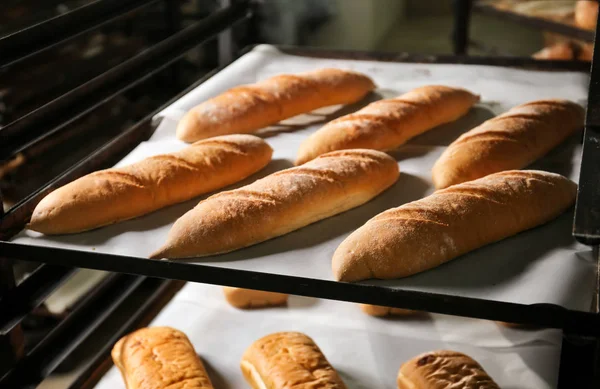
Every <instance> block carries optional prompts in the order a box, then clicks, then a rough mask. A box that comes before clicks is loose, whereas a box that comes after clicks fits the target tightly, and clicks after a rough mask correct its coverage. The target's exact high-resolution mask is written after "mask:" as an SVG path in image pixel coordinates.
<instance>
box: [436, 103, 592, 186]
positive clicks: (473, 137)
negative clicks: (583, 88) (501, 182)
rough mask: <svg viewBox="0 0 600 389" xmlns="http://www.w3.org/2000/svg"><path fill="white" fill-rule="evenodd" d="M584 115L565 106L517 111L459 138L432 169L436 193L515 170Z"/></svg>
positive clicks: (576, 125)
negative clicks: (453, 186) (493, 174)
mask: <svg viewBox="0 0 600 389" xmlns="http://www.w3.org/2000/svg"><path fill="white" fill-rule="evenodd" d="M583 116H584V110H583V108H582V107H581V106H579V105H578V104H575V103H573V102H570V101H567V100H539V101H533V102H530V103H527V104H523V105H519V106H517V107H514V108H513V109H511V110H509V111H508V112H506V113H504V114H502V115H500V116H497V117H495V118H493V119H490V120H488V121H486V122H484V123H483V124H481V125H480V126H478V127H476V128H474V129H472V130H471V131H468V132H466V133H464V134H463V135H461V136H460V137H459V138H458V139H457V140H455V141H454V142H453V143H452V144H451V145H450V146H448V148H447V149H446V150H444V152H443V153H442V155H441V156H440V158H439V159H438V160H437V161H436V163H435V165H434V166H433V169H432V176H433V183H434V185H435V187H436V188H438V189H441V188H446V187H448V186H450V185H455V184H460V183H461V182H465V181H471V180H474V179H477V178H480V177H484V176H487V175H488V174H492V173H496V172H500V171H503V170H511V169H521V168H524V167H526V166H527V165H529V164H530V163H532V162H534V161H535V160H536V159H538V158H540V157H542V156H543V155H544V154H546V153H547V152H549V151H550V150H552V149H553V148H554V147H556V146H557V145H558V144H560V143H561V142H563V141H564V140H565V139H566V138H567V137H569V135H571V134H573V133H574V132H575V131H576V130H578V129H580V128H582V127H583Z"/></svg>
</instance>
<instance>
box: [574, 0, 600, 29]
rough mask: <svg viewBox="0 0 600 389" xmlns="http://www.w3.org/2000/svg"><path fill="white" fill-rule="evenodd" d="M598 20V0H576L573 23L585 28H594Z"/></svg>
mask: <svg viewBox="0 0 600 389" xmlns="http://www.w3.org/2000/svg"><path fill="white" fill-rule="evenodd" d="M597 20H598V2H597V1H595V0H578V1H577V3H576V4H575V25H576V26H577V27H579V28H583V29H585V30H592V31H593V30H595V29H596V22H597Z"/></svg>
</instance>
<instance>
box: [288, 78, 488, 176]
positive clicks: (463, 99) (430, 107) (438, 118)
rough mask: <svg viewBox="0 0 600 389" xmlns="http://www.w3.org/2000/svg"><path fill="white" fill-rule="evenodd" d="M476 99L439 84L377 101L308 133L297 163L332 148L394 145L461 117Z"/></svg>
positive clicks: (383, 149)
mask: <svg viewBox="0 0 600 389" xmlns="http://www.w3.org/2000/svg"><path fill="white" fill-rule="evenodd" d="M478 101H479V96H476V95H474V94H472V93H471V92H469V91H467V90H465V89H460V88H450V87H447V86H438V85H432V86H424V87H421V88H416V89H413V90H411V91H410V92H408V93H405V94H403V95H402V96H399V97H396V98H394V99H387V100H380V101H376V102H374V103H371V104H369V105H367V106H366V107H365V108H363V109H361V110H359V111H357V112H356V113H353V114H350V115H346V116H342V117H341V118H338V119H336V120H333V121H331V122H329V123H328V124H326V125H325V126H324V127H322V128H321V129H319V130H318V131H317V132H315V133H313V134H312V135H311V136H309V137H308V138H307V139H306V140H305V141H304V142H303V143H302V145H300V150H299V151H298V158H297V160H296V165H301V164H303V163H305V162H307V161H310V160H311V159H314V158H316V157H317V156H319V155H321V154H325V153H328V152H330V151H334V150H344V149H358V148H361V149H375V150H381V151H388V150H392V149H395V148H396V147H398V146H400V145H402V144H404V143H405V142H406V141H408V140H409V139H410V138H413V137H415V136H417V135H419V134H421V133H424V132H425V131H428V130H431V129H432V128H434V127H436V126H439V125H441V124H444V123H448V122H452V121H454V120H456V119H458V118H460V117H461V116H463V115H465V114H466V113H467V112H468V111H469V109H471V107H472V106H473V105H474V104H475V103H477V102H478Z"/></svg>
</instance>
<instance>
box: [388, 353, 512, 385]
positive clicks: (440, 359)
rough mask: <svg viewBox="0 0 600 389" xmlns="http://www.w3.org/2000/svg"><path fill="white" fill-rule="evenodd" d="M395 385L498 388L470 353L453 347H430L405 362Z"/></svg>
mask: <svg viewBox="0 0 600 389" xmlns="http://www.w3.org/2000/svg"><path fill="white" fill-rule="evenodd" d="M397 382H398V389H450V388H456V389H500V387H499V386H498V384H496V383H495V382H494V380H493V379H492V378H491V377H490V376H489V375H488V374H487V373H486V372H485V370H483V367H481V365H480V364H479V363H477V362H476V361H475V360H473V359H472V358H471V357H469V356H467V355H465V354H462V353H459V352H456V351H447V350H441V351H432V352H429V353H425V354H421V355H419V356H416V357H414V358H413V359H411V360H410V361H408V362H405V363H404V364H402V366H401V367H400V371H398V381H397Z"/></svg>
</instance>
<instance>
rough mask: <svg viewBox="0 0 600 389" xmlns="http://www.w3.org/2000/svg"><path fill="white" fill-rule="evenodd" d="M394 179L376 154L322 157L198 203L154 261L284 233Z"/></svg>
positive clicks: (361, 199)
mask: <svg viewBox="0 0 600 389" xmlns="http://www.w3.org/2000/svg"><path fill="white" fill-rule="evenodd" d="M398 175H399V172H398V164H397V163H396V161H395V160H394V159H393V158H391V157H390V156H389V155H387V154H385V153H382V152H379V151H375V150H345V151H336V152H332V153H329V154H325V155H323V156H321V157H319V158H317V159H315V160H314V161H311V162H310V163H307V164H306V165H303V166H299V167H295V168H291V169H286V170H282V171H279V172H277V173H274V174H271V175H270V176H267V177H265V178H263V179H261V180H258V181H255V182H254V183H252V184H250V185H247V186H244V187H242V188H239V189H235V190H231V191H227V192H221V193H218V194H216V195H213V196H211V197H209V198H208V199H206V200H204V201H202V202H200V203H199V204H198V205H197V206H196V207H195V208H194V209H192V210H191V211H189V212H188V213H186V214H185V215H183V216H182V217H181V218H179V220H177V221H176V222H175V224H174V225H173V228H172V229H171V231H170V232H169V235H168V237H167V242H166V244H165V245H164V246H163V247H162V248H161V249H159V250H158V251H157V252H156V253H154V254H152V258H185V257H201V256H206V255H211V254H219V253H226V252H229V251H233V250H237V249H240V248H242V247H246V246H250V245H253V244H256V243H259V242H263V241H265V240H268V239H271V238H274V237H276V236H280V235H283V234H287V233H288V232H291V231H294V230H297V229H299V228H301V227H304V226H306V225H309V224H311V223H314V222H316V221H318V220H321V219H325V218H327V217H330V216H333V215H336V214H338V213H341V212H344V211H347V210H349V209H351V208H354V207H357V206H359V205H361V204H364V203H366V202H367V201H369V200H371V199H372V198H373V197H375V196H377V195H378V194H380V193H381V192H383V191H384V190H385V189H387V188H388V187H389V186H391V185H392V184H393V183H394V182H396V180H397V179H398Z"/></svg>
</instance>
